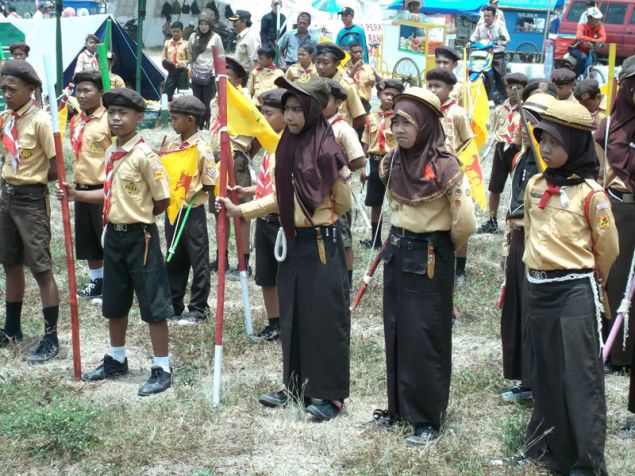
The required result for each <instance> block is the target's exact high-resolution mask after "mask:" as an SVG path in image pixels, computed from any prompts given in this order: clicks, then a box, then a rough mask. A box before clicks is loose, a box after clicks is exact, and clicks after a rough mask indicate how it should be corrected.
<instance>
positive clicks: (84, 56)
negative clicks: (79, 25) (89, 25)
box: [74, 33, 100, 74]
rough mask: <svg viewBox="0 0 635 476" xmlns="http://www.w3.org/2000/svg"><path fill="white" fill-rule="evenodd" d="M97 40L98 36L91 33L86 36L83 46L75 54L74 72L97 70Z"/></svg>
mask: <svg viewBox="0 0 635 476" xmlns="http://www.w3.org/2000/svg"><path fill="white" fill-rule="evenodd" d="M99 41H100V40H99V37H98V36H96V35H93V34H92V33H91V34H90V35H87V36H86V44H85V47H84V49H83V50H82V52H81V53H80V54H79V55H78V56H77V61H76V63H75V73H74V74H77V73H80V72H82V71H99V61H98V60H97V45H98V44H99Z"/></svg>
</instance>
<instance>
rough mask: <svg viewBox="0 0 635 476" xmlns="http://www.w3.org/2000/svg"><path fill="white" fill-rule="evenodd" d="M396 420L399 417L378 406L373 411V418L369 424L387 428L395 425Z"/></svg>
mask: <svg viewBox="0 0 635 476" xmlns="http://www.w3.org/2000/svg"><path fill="white" fill-rule="evenodd" d="M398 422H399V419H398V418H397V417H396V416H395V415H391V414H390V413H388V410H382V409H381V408H378V409H377V410H375V411H374V412H373V419H372V421H371V422H370V425H373V426H377V427H380V428H388V427H391V426H394V425H396V424H397V423H398Z"/></svg>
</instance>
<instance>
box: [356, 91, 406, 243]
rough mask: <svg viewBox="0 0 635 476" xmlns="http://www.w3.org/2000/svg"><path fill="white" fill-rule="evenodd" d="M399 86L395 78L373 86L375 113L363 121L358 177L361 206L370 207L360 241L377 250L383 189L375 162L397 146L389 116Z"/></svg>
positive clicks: (390, 115)
mask: <svg viewBox="0 0 635 476" xmlns="http://www.w3.org/2000/svg"><path fill="white" fill-rule="evenodd" d="M403 90H404V86H403V83H402V82H401V81H400V80H398V79H387V80H386V81H380V82H379V83H378V84H377V97H378V98H379V110H377V111H374V112H371V113H370V114H369V115H368V116H367V118H366V126H365V127H364V134H362V143H363V144H364V151H365V152H366V153H367V154H368V162H367V163H366V170H365V171H364V173H363V174H362V177H361V179H362V181H366V198H365V200H364V204H365V205H366V206H367V207H371V208H370V226H371V230H370V239H369V240H360V243H361V244H362V245H363V246H365V247H366V248H380V247H381V244H382V239H381V228H382V220H381V209H382V205H383V203H384V194H385V193H386V187H385V186H384V183H383V182H382V181H381V179H380V178H379V163H380V162H381V159H383V158H384V155H386V153H387V152H390V151H391V150H392V149H394V148H395V147H396V146H397V143H396V142H395V138H394V137H393V135H392V133H391V132H390V123H391V121H392V117H393V111H392V106H393V102H392V101H393V97H395V95H397V94H399V93H402V92H403Z"/></svg>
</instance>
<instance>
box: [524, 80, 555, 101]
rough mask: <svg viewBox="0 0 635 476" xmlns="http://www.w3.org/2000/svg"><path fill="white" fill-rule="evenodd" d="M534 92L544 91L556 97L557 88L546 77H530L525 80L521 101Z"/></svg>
mask: <svg viewBox="0 0 635 476" xmlns="http://www.w3.org/2000/svg"><path fill="white" fill-rule="evenodd" d="M536 93H544V94H549V95H551V96H553V97H556V96H557V95H558V88H557V87H556V85H555V84H553V83H552V82H551V81H549V80H548V79H545V78H532V79H530V80H529V81H527V86H525V89H523V97H522V99H523V102H524V101H526V100H527V98H528V97H529V96H531V95H532V94H536Z"/></svg>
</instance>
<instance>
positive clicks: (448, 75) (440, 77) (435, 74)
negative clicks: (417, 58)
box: [426, 68, 457, 86]
mask: <svg viewBox="0 0 635 476" xmlns="http://www.w3.org/2000/svg"><path fill="white" fill-rule="evenodd" d="M430 80H433V81H441V82H443V83H445V84H449V85H450V86H454V85H455V84H456V82H457V80H456V76H455V75H454V73H453V72H452V71H449V70H447V69H445V68H432V69H431V70H430V71H428V72H427V73H426V81H430Z"/></svg>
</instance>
